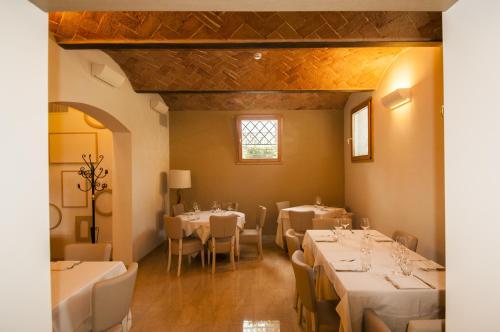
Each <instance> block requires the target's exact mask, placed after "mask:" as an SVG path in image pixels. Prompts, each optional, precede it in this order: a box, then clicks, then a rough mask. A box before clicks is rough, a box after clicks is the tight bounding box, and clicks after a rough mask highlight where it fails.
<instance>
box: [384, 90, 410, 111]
mask: <svg viewBox="0 0 500 332" xmlns="http://www.w3.org/2000/svg"><path fill="white" fill-rule="evenodd" d="M410 101H411V89H410V88H401V89H396V90H394V91H392V92H391V93H389V94H388V95H385V96H384V97H383V98H382V104H384V106H385V107H388V108H390V109H392V110H393V109H395V108H398V107H399V106H402V105H404V104H406V103H409V102H410Z"/></svg>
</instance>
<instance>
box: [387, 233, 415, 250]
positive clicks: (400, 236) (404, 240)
mask: <svg viewBox="0 0 500 332" xmlns="http://www.w3.org/2000/svg"><path fill="white" fill-rule="evenodd" d="M392 239H393V240H394V241H397V242H399V243H401V244H402V245H404V246H405V247H407V248H408V249H410V250H412V251H417V245H418V238H417V237H416V236H414V235H412V234H410V233H407V232H404V231H395V232H394V234H393V235H392Z"/></svg>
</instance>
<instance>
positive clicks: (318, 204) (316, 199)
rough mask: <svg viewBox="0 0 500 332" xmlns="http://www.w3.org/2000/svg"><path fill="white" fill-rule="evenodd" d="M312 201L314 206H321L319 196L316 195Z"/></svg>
mask: <svg viewBox="0 0 500 332" xmlns="http://www.w3.org/2000/svg"><path fill="white" fill-rule="evenodd" d="M314 202H315V205H316V206H318V207H321V197H320V196H316V198H315V200H314Z"/></svg>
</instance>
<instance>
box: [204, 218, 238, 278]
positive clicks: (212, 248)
mask: <svg viewBox="0 0 500 332" xmlns="http://www.w3.org/2000/svg"><path fill="white" fill-rule="evenodd" d="M237 221H238V216H237V215H235V214H231V215H228V216H210V236H211V237H210V239H209V241H208V255H209V256H208V260H209V261H210V254H212V273H215V262H216V255H217V254H218V253H229V257H230V259H231V265H232V267H233V270H235V269H236V266H235V264H234V256H235V246H236V240H235V239H236V224H237Z"/></svg>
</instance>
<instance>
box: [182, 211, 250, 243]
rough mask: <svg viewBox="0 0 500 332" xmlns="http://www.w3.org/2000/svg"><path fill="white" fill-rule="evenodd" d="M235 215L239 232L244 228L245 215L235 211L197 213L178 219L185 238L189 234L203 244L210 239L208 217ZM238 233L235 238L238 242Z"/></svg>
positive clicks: (186, 214) (184, 215)
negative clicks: (196, 237) (194, 235)
mask: <svg viewBox="0 0 500 332" xmlns="http://www.w3.org/2000/svg"><path fill="white" fill-rule="evenodd" d="M231 214H235V215H237V216H238V220H237V227H238V228H239V229H240V230H241V229H243V228H244V227H245V214H244V213H242V212H237V211H222V212H211V211H199V212H194V213H193V212H191V213H185V214H181V215H179V216H178V217H180V218H181V219H182V229H183V230H184V233H185V234H186V236H190V235H191V234H196V236H198V237H199V238H200V239H201V241H202V242H203V244H205V243H206V242H207V241H208V238H209V237H210V216H228V215H231ZM238 234H239V232H236V237H237V240H238Z"/></svg>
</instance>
